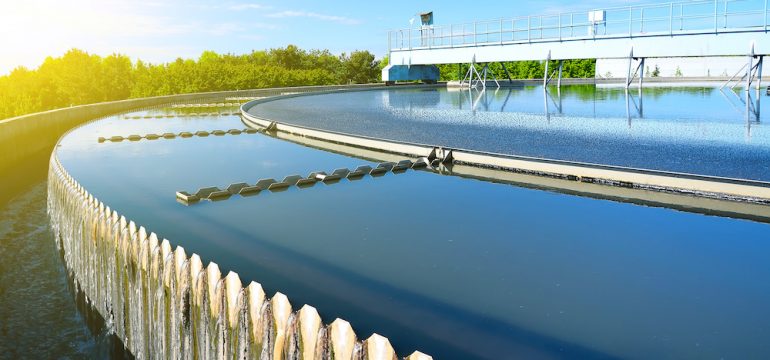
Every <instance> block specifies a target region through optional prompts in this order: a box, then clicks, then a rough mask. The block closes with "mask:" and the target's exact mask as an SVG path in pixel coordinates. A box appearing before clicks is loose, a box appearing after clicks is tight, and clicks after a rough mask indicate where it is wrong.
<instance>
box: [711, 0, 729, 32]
mask: <svg viewBox="0 0 770 360" xmlns="http://www.w3.org/2000/svg"><path fill="white" fill-rule="evenodd" d="M725 5H727V1H725ZM718 6H719V0H714V32H717V31H719V20H717V19H718V11H717V7H718ZM725 16H727V14H726V13H725Z"/></svg>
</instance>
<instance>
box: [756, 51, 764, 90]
mask: <svg viewBox="0 0 770 360" xmlns="http://www.w3.org/2000/svg"><path fill="white" fill-rule="evenodd" d="M764 61H765V57H764V56H762V55H760V56H759V62H758V63H757V91H759V90H760V88H761V87H762V63H763V62H764ZM757 96H759V95H757Z"/></svg>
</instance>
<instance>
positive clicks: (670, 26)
mask: <svg viewBox="0 0 770 360" xmlns="http://www.w3.org/2000/svg"><path fill="white" fill-rule="evenodd" d="M673 33H674V3H670V4H669V7H668V34H669V35H672V34H673Z"/></svg>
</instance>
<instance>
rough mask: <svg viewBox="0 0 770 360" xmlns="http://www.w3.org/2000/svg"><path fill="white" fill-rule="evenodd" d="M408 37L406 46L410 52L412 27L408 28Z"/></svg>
mask: <svg viewBox="0 0 770 360" xmlns="http://www.w3.org/2000/svg"><path fill="white" fill-rule="evenodd" d="M408 36H409V39H407V41H408V44H409V50H412V27H411V26H410V27H409V34H408Z"/></svg>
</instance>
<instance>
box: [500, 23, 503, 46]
mask: <svg viewBox="0 0 770 360" xmlns="http://www.w3.org/2000/svg"><path fill="white" fill-rule="evenodd" d="M502 44H503V19H502V18H501V19H500V45H502Z"/></svg>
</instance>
